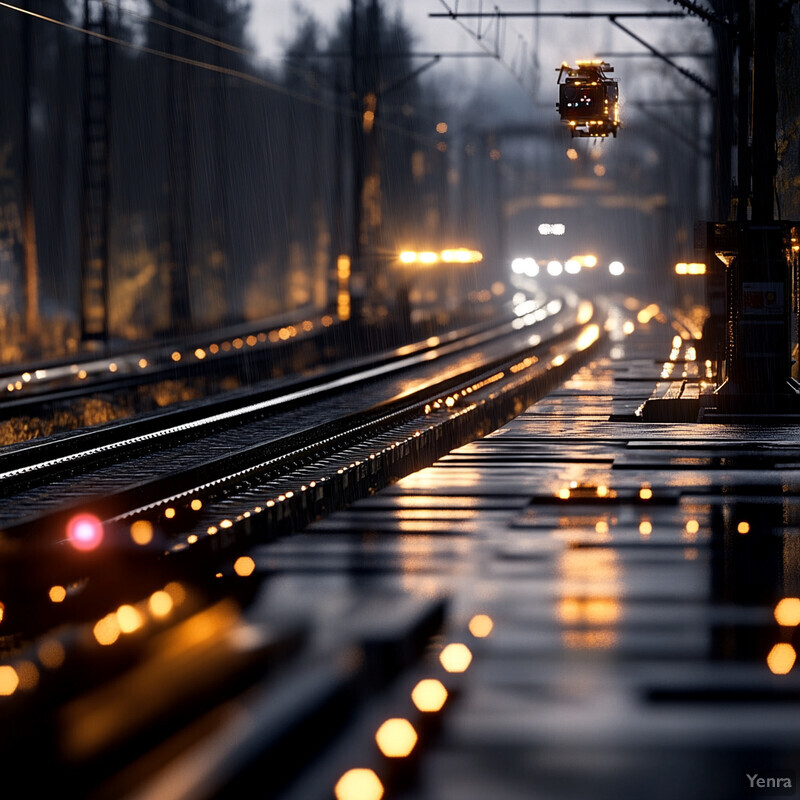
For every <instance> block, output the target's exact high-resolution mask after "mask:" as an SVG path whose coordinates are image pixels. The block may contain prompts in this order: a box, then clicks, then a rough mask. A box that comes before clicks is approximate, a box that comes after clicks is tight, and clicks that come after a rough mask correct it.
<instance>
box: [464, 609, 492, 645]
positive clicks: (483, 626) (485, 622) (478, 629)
mask: <svg viewBox="0 0 800 800" xmlns="http://www.w3.org/2000/svg"><path fill="white" fill-rule="evenodd" d="M493 628H494V622H493V621H492V618H491V617H490V616H489V615H488V614H476V615H475V616H474V617H473V618H472V619H471V620H470V621H469V632H470V633H471V634H472V635H473V636H474V637H475V638H476V639H485V638H486V637H487V636H488V635H489V634H490V633H491V632H492V629H493Z"/></svg>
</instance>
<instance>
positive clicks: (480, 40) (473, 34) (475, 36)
mask: <svg viewBox="0 0 800 800" xmlns="http://www.w3.org/2000/svg"><path fill="white" fill-rule="evenodd" d="M439 2H440V3H441V5H442V7H443V8H444V9H445V10H446V11H447V13H448V14H449V15H450V16H451V17H452V19H453V20H454V21H455V22H456V24H457V25H458V26H459V27H460V28H461V29H462V30H463V31H464V32H465V33H467V35H468V36H469V37H470V38H471V39H472V40H473V41H474V42H475V43H476V44H477V45H478V47H480V48H481V50H483V51H484V52H485V53H487V54H489V55H490V56H492V58H494V60H495V61H497V62H498V63H499V64H500V65H501V66H502V67H503V68H504V69H505V70H506V71H507V72H508V73H509V74H510V75H511V76H512V77H513V78H514V80H515V81H516V82H517V83H518V84H519V85H520V86H521V87H522V88H523V89H525V91H526V92H528V94H529V95H530V96H531V97H532V98H533V99H536V98H535V94H536V87H535V86H531V87H529V86H526V85H525V81H524V78H523V76H522V74H521V73H522V70H521V69H520V72H517V71H516V70H515V69H514V67H513V64H509V63H508V62H507V61H506V60H505V59H504V58H503V55H502V53H501V48H500V39H501V37H502V35H503V34H501V31H500V22H501V17H500V14H499V9H498V8H497V6H495V13H494V14H487V15H486V16H490V17H491V19H492V22H490V23H489V26H488V27H487V28H486V30H483V29H482V27H481V23H482V21H483V18H484V17H483V15H482V16H480V17H478V30H477V31H474V30H473V29H472V28H470V27H469V26H468V25H466V24H464V23H463V22H462V21H461V20H460V19H459V18H458V16H457V14H458V3H457V2H456V6H455V8H451V7H450V4H449V3H448V0H439ZM493 24H494V25H496V26H497V27H496V29H495V48H494V50H493V49H492V48H490V47H488V46H487V45H486V43H485V41H484V39H485V38H486V36H488V35H489V33H490V31H491V29H492V25H493ZM504 24H505V23H504ZM515 32H516V33H517V35H518V37H519V39H520V40H525V36H524V35H523V34H520V33H519V32H518V31H515Z"/></svg>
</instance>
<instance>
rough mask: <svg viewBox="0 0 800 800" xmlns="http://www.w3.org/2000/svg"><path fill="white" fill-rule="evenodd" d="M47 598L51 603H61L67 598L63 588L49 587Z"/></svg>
mask: <svg viewBox="0 0 800 800" xmlns="http://www.w3.org/2000/svg"><path fill="white" fill-rule="evenodd" d="M47 596H48V597H49V598H50V601H51V602H53V603H63V602H64V600H65V598H66V596H67V590H66V589H65V588H64V587H63V586H51V587H50V591H49V592H48V593H47Z"/></svg>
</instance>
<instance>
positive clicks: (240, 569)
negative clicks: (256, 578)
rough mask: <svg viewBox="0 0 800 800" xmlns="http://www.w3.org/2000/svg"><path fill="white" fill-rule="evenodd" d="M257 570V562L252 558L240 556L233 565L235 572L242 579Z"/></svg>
mask: <svg viewBox="0 0 800 800" xmlns="http://www.w3.org/2000/svg"><path fill="white" fill-rule="evenodd" d="M255 568H256V562H255V561H253V559H252V558H250V556H239V558H237V559H236V561H235V562H234V564H233V571H234V572H235V573H236V574H237V575H239V576H240V577H242V578H246V577H247V576H248V575H252V574H253V572H254V571H255Z"/></svg>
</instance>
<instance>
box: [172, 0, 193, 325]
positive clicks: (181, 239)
mask: <svg viewBox="0 0 800 800" xmlns="http://www.w3.org/2000/svg"><path fill="white" fill-rule="evenodd" d="M172 6H173V8H172V10H171V11H170V18H171V19H170V21H171V22H172V23H173V24H180V22H181V18H180V17H179V16H178V15H181V16H183V13H184V12H185V10H186V2H185V0H174V2H173V4H172ZM173 17H174V19H173ZM179 43H180V44H179ZM169 44H170V47H169V50H170V52H171V53H173V54H174V55H176V56H185V57H188V56H189V55H190V54H189V53H188V52H187V46H186V44H185V40H184V39H183V38H182V37H181V36H180V35H179V34H176V32H175V31H174V30H172V29H170V33H169ZM168 70H169V79H168V83H169V89H168V104H169V108H168V115H169V129H168V131H167V136H168V154H169V165H168V173H167V174H168V186H169V189H168V191H169V239H170V242H169V244H170V248H169V249H170V265H169V270H170V304H169V323H168V331H167V332H168V333H169V334H172V335H179V334H184V333H187V332H188V331H189V330H190V329H191V326H192V314H191V302H190V290H189V248H190V244H191V235H192V203H191V188H190V187H191V130H190V123H191V102H192V97H191V91H190V87H189V76H188V71H187V67H186V66H185V65H184V64H178V63H176V62H175V61H172V60H170V62H169V67H168Z"/></svg>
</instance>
